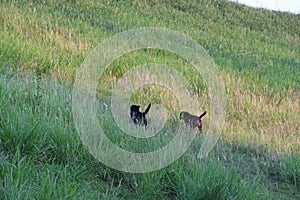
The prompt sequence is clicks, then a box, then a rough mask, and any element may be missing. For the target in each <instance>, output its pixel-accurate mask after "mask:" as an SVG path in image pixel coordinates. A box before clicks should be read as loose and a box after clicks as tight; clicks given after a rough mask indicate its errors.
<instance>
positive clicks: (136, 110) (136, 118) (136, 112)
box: [130, 103, 151, 126]
mask: <svg viewBox="0 0 300 200" xmlns="http://www.w3.org/2000/svg"><path fill="white" fill-rule="evenodd" d="M150 107H151V103H150V104H149V105H148V107H147V108H146V110H145V111H144V112H140V106H138V105H131V106H130V117H131V119H132V121H133V123H134V124H138V125H144V126H147V119H146V114H147V113H148V112H149V110H150Z"/></svg>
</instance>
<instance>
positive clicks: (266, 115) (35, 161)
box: [0, 0, 300, 199]
mask: <svg viewBox="0 0 300 200" xmlns="http://www.w3.org/2000/svg"><path fill="white" fill-rule="evenodd" d="M141 27H164V28H169V29H172V30H176V31H178V32H181V33H184V34H185V35H187V36H188V37H190V38H192V39H194V40H196V41H197V42H198V43H199V44H200V45H202V46H203V47H204V49H205V50H206V51H207V52H208V54H209V55H210V56H211V58H212V59H213V61H214V62H215V64H216V66H217V68H218V70H219V72H220V74H221V76H222V79H223V81H224V84H225V92H226V110H227V112H226V122H225V125H224V127H223V132H222V135H221V137H220V138H219V140H218V142H217V144H216V145H215V146H214V148H213V150H212V151H211V152H210V154H209V155H208V157H207V158H203V159H198V158H197V153H198V151H199V148H200V146H201V144H202V142H203V137H204V136H205V131H206V130H207V129H208V128H209V127H208V126H209V120H210V117H211V115H210V112H209V111H210V95H209V94H210V93H209V91H208V88H207V84H206V83H205V78H203V77H201V75H200V74H197V73H195V70H194V69H193V67H192V66H191V65H190V64H189V63H188V62H187V61H185V60H184V59H182V58H180V57H178V56H176V55H174V54H172V53H170V52H166V51H162V50H155V49H145V50H138V51H133V52H131V53H129V54H126V55H124V56H122V57H120V58H118V59H117V60H115V61H114V62H113V63H112V64H111V66H110V67H109V68H108V69H107V70H106V71H105V72H104V74H103V76H102V77H101V79H100V78H99V83H98V85H99V87H98V88H97V94H98V96H99V102H100V103H99V105H100V106H99V115H98V118H99V122H100V124H101V125H102V126H103V127H104V129H105V132H106V134H107V136H108V137H109V138H110V140H112V141H113V142H114V143H115V144H118V145H119V146H120V147H122V148H127V149H129V150H131V151H137V152H149V151H152V150H154V149H156V148H158V147H161V146H163V145H165V144H167V143H168V142H169V141H170V135H168V133H169V132H166V130H165V129H162V133H163V134H159V135H156V136H155V137H154V138H153V139H150V140H147V141H142V140H131V138H130V139H128V137H127V136H126V135H125V134H123V133H122V131H121V130H120V129H118V128H116V124H115V123H114V120H113V118H112V115H111V113H110V110H111V108H110V107H109V106H108V107H105V109H104V110H103V107H102V106H101V105H110V104H109V103H110V100H109V97H110V96H111V95H112V90H113V88H114V86H116V84H117V80H118V79H119V78H121V77H122V75H123V74H125V73H126V72H127V71H128V70H130V69H132V68H133V67H135V66H139V65H142V64H145V63H159V64H167V65H169V66H173V67H174V69H176V70H177V71H178V73H179V74H180V75H181V76H183V77H185V78H186V80H187V81H188V82H189V83H190V85H191V88H189V90H191V91H192V92H193V93H194V94H195V95H196V96H197V97H198V100H199V102H200V103H201V104H200V108H199V109H200V111H199V112H201V111H202V110H204V109H206V110H207V111H208V115H207V116H206V118H204V119H203V129H204V133H203V134H201V135H200V134H199V135H197V136H196V138H195V140H194V141H193V143H192V145H191V146H190V148H189V149H188V151H187V152H186V153H185V154H184V155H183V156H182V157H180V158H179V159H178V160H176V161H175V162H174V163H172V164H171V165H169V166H167V167H165V168H162V169H160V170H158V171H154V172H149V173H141V174H138V173H137V174H132V173H126V172H122V171H118V170H115V169H112V168H110V167H108V166H106V165H104V164H102V163H101V162H99V161H98V160H97V159H95V158H94V157H93V156H92V155H91V154H90V152H89V151H88V150H87V149H86V148H85V146H84V145H83V144H82V141H81V139H80V136H79V133H78V131H77V129H76V125H75V122H74V119H73V114H72V91H73V84H74V81H75V78H76V70H77V69H79V67H80V65H81V64H82V63H83V62H84V59H85V58H86V57H87V56H88V55H89V53H90V52H91V51H92V50H93V49H94V48H95V47H97V45H98V44H100V43H101V42H102V41H104V40H106V39H107V38H109V37H111V36H113V35H115V34H117V33H120V32H122V31H126V30H130V29H133V28H141ZM299 44H300V15H293V14H289V13H281V12H274V11H267V10H263V9H253V8H249V7H246V6H243V5H238V4H235V3H231V2H227V1H223V0H220V1H216V0H206V1H195V0H193V1H189V2H186V1H183V0H175V1H168V0H164V1H156V0H149V1H87V0H81V1H64V0H63V1H39V0H36V1H29V2H24V1H1V2H0V198H1V199H299V198H300V125H299V121H300V114H299V113H300V78H299V77H300V48H299ZM131 99H132V101H136V102H140V104H141V105H143V107H145V106H146V105H147V103H148V102H149V101H151V102H154V103H157V104H161V105H163V106H164V107H165V108H166V109H167V110H169V111H170V113H171V114H170V116H175V119H174V120H167V122H166V125H167V126H168V127H170V129H169V130H172V128H173V126H176V125H177V123H179V122H178V121H177V120H176V116H177V115H176V113H178V111H179V105H178V101H177V100H176V97H174V95H172V92H170V91H168V90H167V89H165V88H162V87H151V86H145V87H144V88H140V89H138V90H137V91H136V92H135V93H134V94H133V95H132V97H131ZM174 105H175V106H174ZM101 113H102V114H103V113H104V115H102V114H101ZM107 113H108V114H107ZM172 113H175V114H174V115H173V114H172ZM128 117H129V115H128ZM172 119H173V118H172ZM152 120H153V119H152ZM150 123H151V120H150Z"/></svg>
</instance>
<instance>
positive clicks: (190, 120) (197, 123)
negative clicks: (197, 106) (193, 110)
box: [180, 111, 206, 132]
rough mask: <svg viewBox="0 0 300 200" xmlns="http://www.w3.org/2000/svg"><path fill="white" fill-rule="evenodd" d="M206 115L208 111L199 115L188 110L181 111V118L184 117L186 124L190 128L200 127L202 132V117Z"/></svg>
mask: <svg viewBox="0 0 300 200" xmlns="http://www.w3.org/2000/svg"><path fill="white" fill-rule="evenodd" d="M204 115H206V111H204V113H202V114H201V115H200V116H199V117H198V116H195V115H191V114H190V113H188V112H181V113H180V119H183V120H184V122H185V124H186V125H187V126H189V127H190V128H196V127H198V129H199V131H201V132H202V121H201V118H202V117H203V116H204Z"/></svg>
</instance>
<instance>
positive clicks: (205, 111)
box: [199, 111, 206, 119]
mask: <svg viewBox="0 0 300 200" xmlns="http://www.w3.org/2000/svg"><path fill="white" fill-rule="evenodd" d="M204 115H206V111H204V113H202V115H200V116H199V119H201V118H202V117H203V116H204Z"/></svg>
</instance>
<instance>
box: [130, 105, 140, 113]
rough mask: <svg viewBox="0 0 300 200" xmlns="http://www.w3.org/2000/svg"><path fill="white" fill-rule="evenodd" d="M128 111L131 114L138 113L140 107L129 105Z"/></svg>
mask: <svg viewBox="0 0 300 200" xmlns="http://www.w3.org/2000/svg"><path fill="white" fill-rule="evenodd" d="M130 111H131V112H140V106H138V105H131V106H130Z"/></svg>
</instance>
